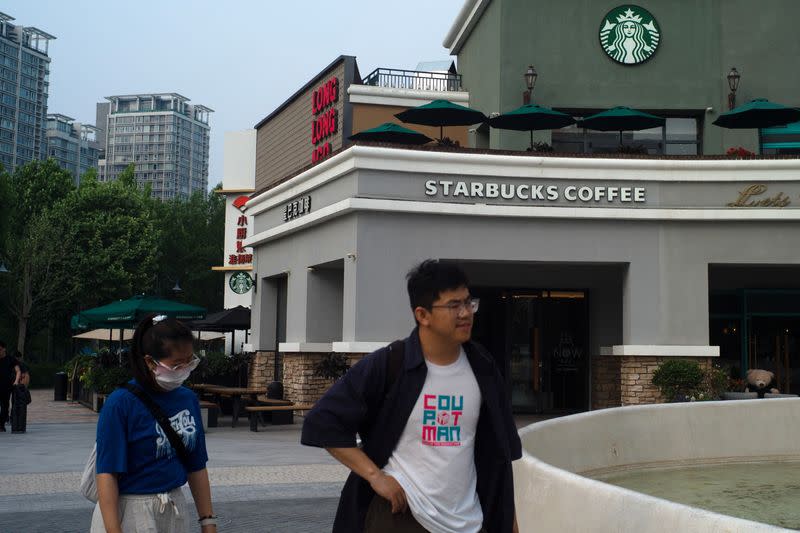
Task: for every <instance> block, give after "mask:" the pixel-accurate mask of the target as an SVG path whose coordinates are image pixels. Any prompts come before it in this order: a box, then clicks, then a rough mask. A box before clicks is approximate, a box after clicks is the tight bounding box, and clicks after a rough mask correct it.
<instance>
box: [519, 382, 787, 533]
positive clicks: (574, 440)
mask: <svg viewBox="0 0 800 533" xmlns="http://www.w3.org/2000/svg"><path fill="white" fill-rule="evenodd" d="M520 437H521V439H522V448H523V457H522V459H520V460H519V461H515V463H514V486H515V495H516V509H517V517H518V520H519V523H520V531H531V532H533V531H547V532H549V531H558V532H564V531H575V532H586V531H592V532H604V531H608V532H629V531H630V532H637V533H647V532H666V531H669V532H672V531H682V532H697V533H709V532H720V533H721V532H731V533H732V532H739V531H748V532H767V531H770V532H776V531H790V530H788V529H783V528H780V527H776V526H771V525H767V524H760V523H757V522H751V521H747V520H742V519H739V518H734V517H731V516H726V515H721V514H717V513H713V512H711V511H707V510H704V509H698V508H696V507H690V506H687V505H682V504H678V503H675V502H670V501H666V500H662V499H659V498H655V497H652V496H648V495H645V494H642V493H639V492H634V491H631V490H627V489H623V488H621V487H616V486H614V485H609V484H606V483H603V482H601V481H597V480H594V479H590V478H589V477H586V476H592V475H602V474H608V473H610V472H617V471H624V470H631V469H641V468H659V467H674V466H691V465H709V464H725V463H729V462H756V461H783V460H785V461H798V460H800V398H786V399H783V398H781V399H769V400H766V399H765V400H759V401H753V400H742V401H724V402H699V403H675V404H659V405H642V406H631V407H621V408H616V409H604V410H600V411H592V412H588V413H582V414H578V415H573V416H568V417H564V418H557V419H553V420H547V421H545V422H539V423H537V424H533V425H531V426H528V427H526V428H523V429H522V430H521V431H520Z"/></svg>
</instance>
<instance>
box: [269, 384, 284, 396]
mask: <svg viewBox="0 0 800 533" xmlns="http://www.w3.org/2000/svg"><path fill="white" fill-rule="evenodd" d="M267 398H269V399H270V400H283V383H281V382H280V381H273V382H272V383H270V384H269V385H267Z"/></svg>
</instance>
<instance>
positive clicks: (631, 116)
mask: <svg viewBox="0 0 800 533" xmlns="http://www.w3.org/2000/svg"><path fill="white" fill-rule="evenodd" d="M665 123H666V119H665V118H664V117H657V116H655V115H651V114H650V113H645V112H644V111H638V110H636V109H631V108H630V107H624V106H619V107H614V108H612V109H608V110H606V111H602V112H600V113H597V114H595V115H592V116H590V117H586V118H585V119H583V120H581V121H578V126H579V127H581V128H586V129H590V130H597V131H619V142H620V144H622V132H623V131H637V130H647V129H650V128H658V127H661V126H663V125H664V124H665Z"/></svg>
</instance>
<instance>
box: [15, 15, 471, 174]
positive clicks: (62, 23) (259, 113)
mask: <svg viewBox="0 0 800 533" xmlns="http://www.w3.org/2000/svg"><path fill="white" fill-rule="evenodd" d="M462 4H463V0H433V1H431V0H428V1H424V0H405V1H402V2H387V1H380V0H372V1H368V0H358V1H349V0H340V1H339V2H319V1H308V0H307V1H298V0H296V1H293V2H283V1H281V2H278V1H267V0H264V1H255V0H247V1H245V0H227V1H221V0H218V1H210V0H180V1H179V0H160V1H154V0H137V1H136V2H125V3H123V2H118V1H117V2H113V1H108V0H105V1H101V0H79V1H64V0H4V1H3V2H2V4H0V11H2V12H4V13H6V14H8V15H11V16H12V17H14V18H16V20H15V21H14V23H16V24H21V25H23V26H36V27H37V28H39V29H41V30H43V31H46V32H47V33H50V34H51V35H54V36H55V37H56V40H55V41H52V42H51V43H50V57H51V59H52V62H51V64H50V96H49V99H48V112H50V113H62V114H64V115H68V116H70V117H73V118H75V119H77V120H79V121H81V122H88V123H91V124H94V121H95V104H96V103H97V102H101V101H104V100H103V97H105V96H109V95H113V94H136V93H149V92H177V93H180V94H183V95H184V96H186V97H187V98H190V99H191V101H192V103H195V104H202V105H206V106H208V107H210V108H212V109H214V111H215V113H213V114H212V116H211V117H212V118H211V164H210V166H211V168H210V169H209V178H208V182H209V186H210V187H213V186H214V185H215V184H216V183H218V182H219V181H221V180H222V145H223V134H224V132H225V131H230V130H242V129H247V128H252V127H253V126H254V125H255V124H256V123H257V122H258V121H259V120H261V119H262V118H263V117H264V116H266V114H267V113H269V112H270V111H272V110H273V109H275V107H277V106H278V105H279V104H281V103H282V102H283V101H284V100H286V98H288V97H289V96H291V95H292V94H293V93H294V92H295V91H296V90H297V89H299V88H300V87H301V86H302V85H303V84H304V83H306V82H307V81H308V80H309V79H310V78H311V77H312V76H314V75H315V74H317V73H318V72H319V71H320V70H321V69H322V68H324V67H325V66H326V65H327V64H328V63H330V62H331V61H333V60H334V59H335V58H336V57H337V56H339V55H340V54H348V55H354V56H356V58H357V59H358V66H359V69H360V71H361V74H362V75H366V74H368V73H369V72H371V71H372V70H373V69H374V68H377V67H390V68H406V69H413V68H414V67H415V66H416V65H417V63H418V62H420V61H433V60H439V59H447V58H448V57H449V55H448V54H449V51H448V50H447V49H445V48H444V47H442V41H443V40H444V37H445V34H446V33H447V31H448V30H449V29H450V26H451V25H452V23H453V21H454V20H455V17H456V15H457V14H458V11H459V10H460V9H461V5H462Z"/></svg>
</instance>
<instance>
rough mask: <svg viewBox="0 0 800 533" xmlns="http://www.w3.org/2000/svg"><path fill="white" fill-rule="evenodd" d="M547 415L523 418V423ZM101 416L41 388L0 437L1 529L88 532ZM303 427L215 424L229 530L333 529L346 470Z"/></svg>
mask: <svg viewBox="0 0 800 533" xmlns="http://www.w3.org/2000/svg"><path fill="white" fill-rule="evenodd" d="M540 418H541V417H520V418H518V420H517V424H518V425H519V426H522V425H526V424H528V423H530V422H534V421H536V420H538V419H540ZM296 420H297V419H296ZM96 422H97V415H96V414H95V413H93V412H92V411H91V410H89V409H87V408H86V407H83V406H82V405H80V404H77V403H72V402H54V401H53V391H52V390H42V391H33V402H32V403H31V405H30V406H29V410H28V431H27V433H25V434H12V433H10V432H7V433H0V450H2V453H0V533H38V532H41V533H45V532H46V533H55V532H65V533H66V532H69V533H72V532H85V531H88V529H89V523H90V522H91V515H92V509H93V504H91V503H90V502H88V501H87V500H85V499H84V498H83V497H82V496H81V495H80V494H79V493H78V492H77V486H78V481H79V479H80V474H81V471H82V470H83V467H84V464H85V462H86V459H87V457H88V455H89V452H90V451H91V448H92V444H93V442H94V436H95V425H96ZM7 427H8V426H7ZM300 428H301V426H300V424H294V425H291V426H266V427H262V428H260V430H259V432H258V433H253V432H251V431H250V430H249V427H248V424H247V420H246V418H245V419H241V420H240V421H239V426H238V427H236V428H231V427H230V419H229V418H227V417H223V418H221V419H220V427H217V428H211V429H210V430H208V433H207V437H206V440H207V446H208V454H209V458H210V461H209V464H208V470H209V474H210V477H211V485H212V493H213V498H214V510H215V512H216V513H217V515H219V517H220V527H219V531H220V532H231V533H232V532H237V533H256V532H266V533H290V532H291V533H305V532H320V531H330V528H331V525H332V523H333V517H334V514H335V512H336V505H337V503H338V497H339V492H340V491H341V488H342V485H343V484H344V480H345V478H346V477H347V470H346V469H345V468H344V467H343V466H341V465H339V464H338V463H337V462H336V461H334V460H333V459H332V458H331V457H330V456H328V454H327V453H325V452H324V451H323V450H319V449H315V448H309V447H306V446H301V445H300V444H299V442H300ZM184 490H185V491H186V494H187V498H188V499H189V501H191V496H190V495H189V492H188V488H186V487H185V488H184Z"/></svg>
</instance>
